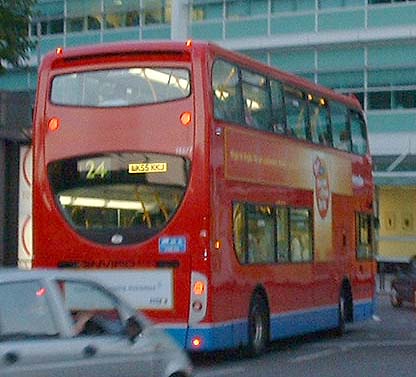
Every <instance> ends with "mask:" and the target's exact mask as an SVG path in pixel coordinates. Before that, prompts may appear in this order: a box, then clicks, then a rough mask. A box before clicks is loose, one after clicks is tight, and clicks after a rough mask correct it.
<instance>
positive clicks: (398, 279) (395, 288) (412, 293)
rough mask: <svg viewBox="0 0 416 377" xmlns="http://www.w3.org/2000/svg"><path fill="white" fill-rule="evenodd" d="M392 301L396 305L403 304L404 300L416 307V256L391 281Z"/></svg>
mask: <svg viewBox="0 0 416 377" xmlns="http://www.w3.org/2000/svg"><path fill="white" fill-rule="evenodd" d="M390 302H391V304H392V305H393V306H394V307H400V306H402V304H403V302H408V303H411V304H412V305H414V306H415V307H416V257H415V256H414V257H412V258H411V259H410V263H409V265H408V266H407V267H406V268H402V269H400V270H399V271H398V273H397V275H396V276H395V277H394V278H393V279H392V281H391V289H390Z"/></svg>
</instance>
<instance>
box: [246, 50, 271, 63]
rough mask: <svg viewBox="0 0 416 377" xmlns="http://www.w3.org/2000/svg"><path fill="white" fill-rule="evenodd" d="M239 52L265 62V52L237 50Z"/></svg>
mask: <svg viewBox="0 0 416 377" xmlns="http://www.w3.org/2000/svg"><path fill="white" fill-rule="evenodd" d="M239 52H240V53H242V54H244V55H247V56H248V57H250V58H252V59H254V60H258V61H260V62H262V63H264V64H267V53H265V52H257V51H254V52H253V51H239Z"/></svg>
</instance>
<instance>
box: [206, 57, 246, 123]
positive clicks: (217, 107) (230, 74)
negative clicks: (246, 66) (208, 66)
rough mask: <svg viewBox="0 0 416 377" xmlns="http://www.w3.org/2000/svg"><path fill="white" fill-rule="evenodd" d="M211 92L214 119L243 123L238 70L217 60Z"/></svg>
mask: <svg viewBox="0 0 416 377" xmlns="http://www.w3.org/2000/svg"><path fill="white" fill-rule="evenodd" d="M212 90H213V98H214V101H213V102H214V117H215V118H216V119H220V120H226V121H230V122H236V123H243V119H242V115H243V109H242V101H241V88H240V85H239V74H238V68H237V67H236V66H235V65H232V64H230V63H227V62H224V61H223V60H217V61H216V62H215V63H214V67H213V71H212Z"/></svg>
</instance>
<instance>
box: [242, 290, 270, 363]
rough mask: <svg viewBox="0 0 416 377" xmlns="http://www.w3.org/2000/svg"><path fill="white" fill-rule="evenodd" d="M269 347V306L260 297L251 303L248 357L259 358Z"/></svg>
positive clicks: (257, 296) (256, 297)
mask: <svg viewBox="0 0 416 377" xmlns="http://www.w3.org/2000/svg"><path fill="white" fill-rule="evenodd" d="M268 345H269V315H268V309H267V305H266V303H265V301H264V299H263V298H262V297H261V296H260V295H256V296H255V297H254V299H253V301H252V303H251V306H250V312H249V317H248V350H247V351H248V356H249V357H257V356H259V355H261V354H263V353H265V352H266V350H267V347H268Z"/></svg>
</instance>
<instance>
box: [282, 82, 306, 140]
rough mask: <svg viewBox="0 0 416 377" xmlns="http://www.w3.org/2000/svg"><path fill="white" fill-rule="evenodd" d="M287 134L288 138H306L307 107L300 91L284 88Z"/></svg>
mask: <svg viewBox="0 0 416 377" xmlns="http://www.w3.org/2000/svg"><path fill="white" fill-rule="evenodd" d="M284 91H285V105H286V114H287V132H288V134H289V135H290V136H294V137H296V138H298V139H302V140H306V139H307V138H308V127H307V126H308V106H307V102H306V101H305V100H304V95H303V93H302V92H301V91H299V90H297V89H294V88H290V87H287V86H285V89H284Z"/></svg>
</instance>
